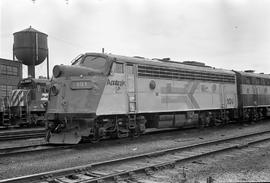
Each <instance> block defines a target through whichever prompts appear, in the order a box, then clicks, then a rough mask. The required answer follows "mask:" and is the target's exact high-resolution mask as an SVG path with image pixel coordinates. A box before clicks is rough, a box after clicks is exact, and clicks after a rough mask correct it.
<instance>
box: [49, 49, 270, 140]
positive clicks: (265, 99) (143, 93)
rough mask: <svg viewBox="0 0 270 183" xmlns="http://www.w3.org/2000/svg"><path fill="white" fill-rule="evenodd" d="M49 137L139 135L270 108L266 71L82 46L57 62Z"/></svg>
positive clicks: (254, 115)
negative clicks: (91, 50)
mask: <svg viewBox="0 0 270 183" xmlns="http://www.w3.org/2000/svg"><path fill="white" fill-rule="evenodd" d="M53 76H54V78H53V79H52V83H51V88H50V93H49V102H48V108H47V116H46V118H47V124H46V128H47V136H46V140H47V142H49V143H58V144H62V143H65V144H75V143H79V142H80V141H81V140H82V139H86V140H92V141H97V140H100V139H104V138H111V137H117V138H121V137H127V136H139V135H140V134H142V133H144V132H145V130H146V129H147V128H167V127H174V128H183V127H191V126H210V125H220V124H225V123H229V122H232V121H237V120H259V119H261V118H263V117H266V116H268V115H269V106H270V98H269V94H270V76H269V75H265V74H255V73H246V72H237V71H229V70H224V69H215V68H212V67H209V66H205V65H204V64H202V63H197V62H182V63H179V62H173V61H170V60H169V59H152V60H150V59H145V58H142V57H125V56H118V55H112V54H103V53H86V54H84V55H81V56H80V57H78V58H77V59H76V60H75V61H74V62H73V64H72V65H71V66H65V65H57V66H55V67H54V69H53Z"/></svg>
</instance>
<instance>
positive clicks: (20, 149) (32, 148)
mask: <svg viewBox="0 0 270 183" xmlns="http://www.w3.org/2000/svg"><path fill="white" fill-rule="evenodd" d="M177 130H178V129H174V128H168V129H165V130H161V131H158V130H153V131H149V132H148V133H146V134H144V135H151V134H160V133H167V132H174V131H177ZM44 133H45V132H44ZM0 137H1V135H0ZM108 140H111V139H105V140H103V141H108ZM114 140H115V141H122V140H128V138H125V139H114ZM92 145H93V144H92V143H89V142H88V143H82V144H74V145H51V144H35V145H29V146H28V145H27V146H14V147H5V148H0V156H1V157H4V156H5V157H6V156H12V155H19V154H29V153H36V152H45V151H46V152H47V151H54V150H61V149H72V148H88V147H91V146H92Z"/></svg>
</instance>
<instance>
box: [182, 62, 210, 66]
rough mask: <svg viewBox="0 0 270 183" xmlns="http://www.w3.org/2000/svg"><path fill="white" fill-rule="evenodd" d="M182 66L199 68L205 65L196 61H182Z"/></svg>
mask: <svg viewBox="0 0 270 183" xmlns="http://www.w3.org/2000/svg"><path fill="white" fill-rule="evenodd" d="M182 64H185V65H193V66H200V67H205V66H206V65H205V63H203V62H197V61H183V62H182Z"/></svg>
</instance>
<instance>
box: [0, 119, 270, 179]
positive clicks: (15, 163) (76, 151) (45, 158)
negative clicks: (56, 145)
mask: <svg viewBox="0 0 270 183" xmlns="http://www.w3.org/2000/svg"><path fill="white" fill-rule="evenodd" d="M269 124H270V122H269V121H268V122H260V123H257V124H252V125H239V124H238V125H230V126H226V127H219V128H217V127H214V128H208V129H190V130H182V131H177V132H176V131H174V132H167V133H161V134H153V135H145V136H141V137H139V138H137V139H119V140H109V141H103V142H99V143H97V144H87V145H86V146H87V147H83V148H73V149H65V150H57V151H53V152H51V151H49V152H39V153H31V154H21V155H17V156H10V157H0V179H5V178H11V177H17V176H23V175H28V174H34V173H41V172H45V171H52V170H56V169H61V168H68V167H73V166H79V165H85V164H89V163H93V162H97V161H103V160H109V159H112V158H118V157H124V156H128V155H134V154H139V153H145V152H150V151H153V150H161V149H166V148H171V147H176V146H181V145H187V144H192V143H198V142H203V141H205V140H210V139H216V138H221V137H222V138H224V137H226V136H231V135H240V133H252V132H254V131H260V130H270V125H269ZM0 145H1V144H0Z"/></svg>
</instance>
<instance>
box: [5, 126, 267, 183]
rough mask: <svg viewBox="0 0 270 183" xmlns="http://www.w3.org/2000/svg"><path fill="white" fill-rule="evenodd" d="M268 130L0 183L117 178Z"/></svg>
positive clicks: (262, 134)
mask: <svg viewBox="0 0 270 183" xmlns="http://www.w3.org/2000/svg"><path fill="white" fill-rule="evenodd" d="M268 133H270V130H267V131H261V132H256V133H249V134H244V135H238V136H233V137H228V138H220V139H215V140H209V141H205V142H201V143H197V144H191V145H186V146H180V147H174V148H170V149H165V150H159V151H154V152H149V153H143V154H139V155H133V156H128V157H123V158H118V159H113V160H108V161H102V162H97V163H92V164H87V165H82V166H77V167H71V168H65V169H60V170H55V171H50V172H44V173H38V174H33V175H27V176H22V177H15V178H10V179H4V180H0V183H19V182H35V183H36V182H42V183H48V182H50V181H52V182H64V179H69V180H70V181H71V180H72V182H73V183H78V182H80V183H81V182H99V181H101V180H108V179H117V178H118V177H119V176H130V175H131V174H132V172H140V171H147V172H149V170H150V171H151V170H153V169H158V168H159V167H164V166H168V165H169V166H174V165H175V163H177V162H182V161H186V160H190V159H193V158H198V157H201V156H206V155H209V154H214V153H217V152H223V151H226V150H231V149H236V148H242V147H246V146H248V145H250V144H255V143H259V142H263V141H267V140H270V137H269V134H268ZM256 136H257V138H258V137H259V139H255V140H254V139H251V140H250V139H248V138H254V137H256ZM262 137H263V138H262ZM245 138H247V139H245ZM241 139H242V140H245V143H239V142H233V141H236V140H241ZM230 141H232V142H230ZM211 145H212V146H213V147H212V148H213V149H214V150H213V149H210V148H209V146H211ZM221 145H223V146H221ZM207 146H208V147H207ZM220 146H221V147H220ZM206 147H207V148H206ZM196 148H197V151H198V150H199V151H198V152H200V153H198V152H197V153H196V151H195V153H194V152H191V151H190V150H192V149H193V150H196ZM200 148H202V149H200ZM200 150H201V151H200ZM185 151H186V152H185ZM177 153H179V154H180V155H179V154H178V155H177ZM181 153H183V154H184V155H183V154H182V155H181ZM162 156H165V160H164V157H163V160H162V161H160V160H158V159H157V160H158V161H157V162H154V163H153V162H152V163H150V165H149V164H148V163H146V162H145V159H147V158H148V159H149V158H150V160H152V159H155V157H156V158H160V157H162ZM166 156H169V157H170V158H169V160H168V159H167V160H166ZM140 159H141V160H142V162H141V163H142V164H143V165H142V166H140V167H136V168H134V167H135V166H134V167H131V168H130V169H129V170H124V171H119V172H113V173H109V174H108V173H107V174H103V173H101V174H100V173H97V170H98V168H100V167H102V166H103V167H106V166H109V167H110V166H114V165H115V164H121V163H124V165H129V166H131V164H132V161H135V163H136V162H137V161H139V160H140ZM161 159H162V158H161ZM127 162H128V163H127ZM54 180H55V181H54Z"/></svg>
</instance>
